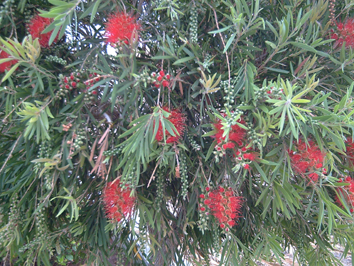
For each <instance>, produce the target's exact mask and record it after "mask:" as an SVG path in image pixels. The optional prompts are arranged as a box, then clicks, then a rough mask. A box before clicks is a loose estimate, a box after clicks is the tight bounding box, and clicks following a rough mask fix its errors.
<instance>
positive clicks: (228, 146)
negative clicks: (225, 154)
mask: <svg viewBox="0 0 354 266" xmlns="http://www.w3.org/2000/svg"><path fill="white" fill-rule="evenodd" d="M222 147H223V148H224V149H225V150H226V149H233V148H234V147H235V144H234V143H233V142H228V143H226V144H224V145H222Z"/></svg>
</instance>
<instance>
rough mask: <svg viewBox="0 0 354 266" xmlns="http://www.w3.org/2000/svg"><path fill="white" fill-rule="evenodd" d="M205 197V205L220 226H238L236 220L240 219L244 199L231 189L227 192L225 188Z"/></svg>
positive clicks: (217, 189) (215, 190) (220, 188)
mask: <svg viewBox="0 0 354 266" xmlns="http://www.w3.org/2000/svg"><path fill="white" fill-rule="evenodd" d="M205 197H206V198H207V199H205V200H204V203H205V205H206V206H208V208H209V209H210V213H211V214H212V215H213V216H214V217H215V218H216V219H217V220H218V222H219V224H220V225H222V224H223V225H224V226H225V225H229V226H234V225H236V221H235V219H237V218H239V217H240V212H241V205H242V197H236V196H235V193H234V191H233V190H232V189H231V188H230V189H227V190H225V189H224V188H223V187H219V188H216V189H214V190H213V191H212V192H209V193H208V194H207V195H205Z"/></svg>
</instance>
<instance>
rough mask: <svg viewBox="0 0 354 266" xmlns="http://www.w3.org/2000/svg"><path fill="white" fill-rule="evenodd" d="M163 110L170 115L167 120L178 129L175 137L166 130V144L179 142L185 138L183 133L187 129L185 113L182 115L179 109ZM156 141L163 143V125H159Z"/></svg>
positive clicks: (165, 108)
mask: <svg viewBox="0 0 354 266" xmlns="http://www.w3.org/2000/svg"><path fill="white" fill-rule="evenodd" d="M162 109H164V110H165V111H166V112H169V113H170V115H169V117H168V118H167V120H169V121H170V122H171V123H172V124H173V125H174V126H175V128H176V129H177V132H175V136H172V135H171V134H170V133H168V131H167V130H165V136H166V143H174V142H177V141H178V140H179V139H180V138H181V137H182V136H183V132H184V130H185V128H186V123H185V121H186V117H185V116H184V114H183V113H181V112H180V111H178V110H177V109H172V110H169V109H168V108H167V107H163V108H162ZM155 139H156V140H157V141H158V142H161V141H163V129H162V125H161V124H159V128H158V130H157V133H156V136H155Z"/></svg>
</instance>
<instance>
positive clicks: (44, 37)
mask: <svg viewBox="0 0 354 266" xmlns="http://www.w3.org/2000/svg"><path fill="white" fill-rule="evenodd" d="M52 22H53V20H52V19H50V18H43V17H41V16H39V15H35V16H34V17H33V18H32V19H31V21H30V22H29V23H28V25H27V30H28V32H29V34H31V35H32V38H33V39H35V38H38V41H39V44H40V45H41V47H43V48H48V47H49V44H48V43H49V39H50V35H52V32H53V31H50V32H47V33H42V31H43V30H44V29H45V28H46V27H47V26H49V25H50V23H52ZM56 41H58V36H57V37H56V38H55V39H54V42H56Z"/></svg>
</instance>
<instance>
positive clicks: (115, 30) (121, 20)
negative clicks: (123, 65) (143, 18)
mask: <svg viewBox="0 0 354 266" xmlns="http://www.w3.org/2000/svg"><path fill="white" fill-rule="evenodd" d="M139 30H140V24H139V23H137V22H136V18H135V17H133V16H130V15H128V14H125V13H124V12H120V13H115V14H112V15H111V16H110V17H109V18H108V21H107V23H106V34H105V36H106V37H107V42H110V43H112V44H115V43H118V42H120V41H123V42H125V43H126V44H128V43H129V42H130V41H131V40H132V38H133V37H134V35H135V34H136V33H138V32H139Z"/></svg>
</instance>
